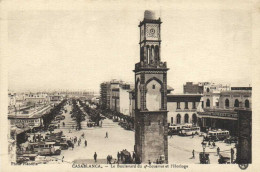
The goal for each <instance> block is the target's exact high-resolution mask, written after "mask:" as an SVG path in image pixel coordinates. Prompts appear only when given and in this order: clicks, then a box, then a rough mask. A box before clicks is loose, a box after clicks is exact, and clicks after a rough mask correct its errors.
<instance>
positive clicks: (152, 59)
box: [150, 45, 154, 64]
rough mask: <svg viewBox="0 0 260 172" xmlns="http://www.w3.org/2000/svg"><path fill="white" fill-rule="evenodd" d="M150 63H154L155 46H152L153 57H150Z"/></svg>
mask: <svg viewBox="0 0 260 172" xmlns="http://www.w3.org/2000/svg"><path fill="white" fill-rule="evenodd" d="M150 63H151V64H153V63H154V46H153V45H152V46H151V57H150Z"/></svg>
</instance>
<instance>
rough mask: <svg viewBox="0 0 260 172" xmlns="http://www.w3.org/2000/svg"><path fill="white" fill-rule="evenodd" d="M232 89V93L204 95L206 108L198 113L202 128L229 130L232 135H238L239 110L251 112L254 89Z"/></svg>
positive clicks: (223, 92)
mask: <svg viewBox="0 0 260 172" xmlns="http://www.w3.org/2000/svg"><path fill="white" fill-rule="evenodd" d="M232 88H233V89H232ZM232 88H231V90H230V91H220V92H219V93H213V92H208V93H206V94H204V97H203V98H204V101H205V106H204V107H203V111H201V112H198V114H199V123H200V126H201V127H202V128H204V129H206V128H220V129H227V130H229V131H230V132H231V134H233V135H236V134H237V119H238V117H237V110H238V109H245V110H247V111H251V109H252V98H251V97H252V88H248V87H232ZM234 88H235V89H234Z"/></svg>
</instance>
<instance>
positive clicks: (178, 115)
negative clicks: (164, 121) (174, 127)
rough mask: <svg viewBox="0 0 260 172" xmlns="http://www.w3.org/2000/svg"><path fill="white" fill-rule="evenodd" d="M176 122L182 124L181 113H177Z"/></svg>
mask: <svg viewBox="0 0 260 172" xmlns="http://www.w3.org/2000/svg"><path fill="white" fill-rule="evenodd" d="M176 122H177V124H180V123H181V115H180V114H177V116H176Z"/></svg>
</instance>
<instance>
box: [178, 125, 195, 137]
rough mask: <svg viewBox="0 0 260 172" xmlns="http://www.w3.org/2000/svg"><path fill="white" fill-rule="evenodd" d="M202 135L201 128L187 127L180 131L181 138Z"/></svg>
mask: <svg viewBox="0 0 260 172" xmlns="http://www.w3.org/2000/svg"><path fill="white" fill-rule="evenodd" d="M199 133H200V127H190V128H188V127H185V128H183V129H181V130H180V131H179V135H181V136H191V135H195V134H199Z"/></svg>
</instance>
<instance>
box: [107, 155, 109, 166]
mask: <svg viewBox="0 0 260 172" xmlns="http://www.w3.org/2000/svg"><path fill="white" fill-rule="evenodd" d="M107 164H109V155H107Z"/></svg>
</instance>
